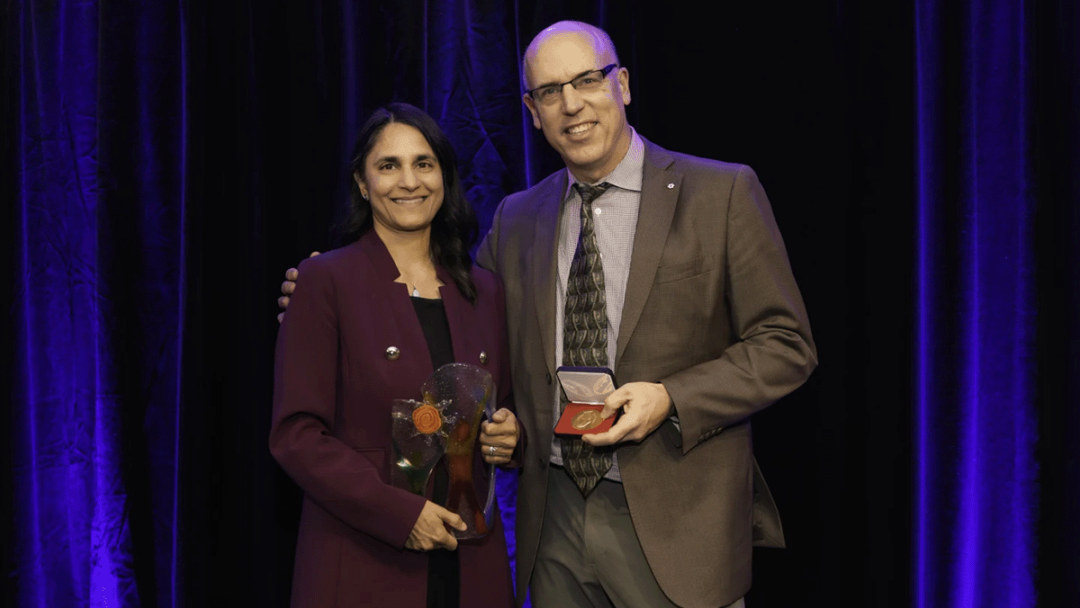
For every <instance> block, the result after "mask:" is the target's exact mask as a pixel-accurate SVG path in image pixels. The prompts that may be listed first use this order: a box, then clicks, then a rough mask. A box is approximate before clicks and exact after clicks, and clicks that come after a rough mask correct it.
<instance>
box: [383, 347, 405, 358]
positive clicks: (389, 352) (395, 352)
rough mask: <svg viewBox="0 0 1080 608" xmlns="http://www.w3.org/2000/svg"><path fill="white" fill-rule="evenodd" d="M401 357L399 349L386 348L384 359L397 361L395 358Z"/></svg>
mask: <svg viewBox="0 0 1080 608" xmlns="http://www.w3.org/2000/svg"><path fill="white" fill-rule="evenodd" d="M400 356H401V349H399V348H398V347H396V346H388V347H386V358H387V359H389V360H391V361H397V358H398V357H400Z"/></svg>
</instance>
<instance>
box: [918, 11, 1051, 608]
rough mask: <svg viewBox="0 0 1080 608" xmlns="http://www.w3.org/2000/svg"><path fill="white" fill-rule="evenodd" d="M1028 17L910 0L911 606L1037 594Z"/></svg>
mask: <svg viewBox="0 0 1080 608" xmlns="http://www.w3.org/2000/svg"><path fill="white" fill-rule="evenodd" d="M1032 21H1033V20H1032V14H1031V10H1030V5H1029V3H1027V2H1023V1H1022V0H1006V1H989V0H986V1H983V0H972V1H969V2H964V3H961V4H959V5H953V4H949V3H944V2H938V1H936V0H923V1H921V2H919V3H918V4H917V8H916V24H915V38H916V62H917V66H916V77H917V83H916V90H917V100H916V112H917V125H918V127H917V143H916V156H917V176H916V179H917V180H918V235H917V248H918V251H917V258H918V259H917V266H918V270H917V273H918V296H917V302H916V303H915V304H916V306H917V319H918V327H917V338H916V343H917V351H916V357H917V361H916V383H917V389H916V390H917V410H916V429H915V430H916V450H917V454H916V456H917V473H916V477H917V480H916V485H917V500H918V504H917V509H916V512H915V515H916V525H915V534H916V549H915V558H916V563H915V569H916V573H915V583H916V589H915V599H916V602H915V605H917V606H920V607H923V606H925V607H930V606H934V607H943V606H955V607H957V608H959V607H961V606H991V605H1001V606H1016V607H1021V606H1035V605H1036V590H1035V563H1036V553H1037V549H1038V547H1037V542H1036V541H1037V537H1036V521H1037V516H1038V500H1039V487H1038V482H1037V474H1038V465H1037V461H1036V442H1037V434H1038V433H1037V430H1038V422H1039V419H1038V415H1037V411H1036V406H1035V395H1036V392H1035V388H1036V373H1037V365H1036V321H1037V314H1036V284H1035V278H1036V277H1035V256H1034V253H1035V230H1034V215H1035V208H1036V205H1035V203H1036V198H1035V188H1034V186H1035V181H1034V175H1033V169H1032V164H1033V159H1034V156H1035V153H1034V150H1033V145H1032V142H1033V136H1034V127H1035V123H1034V120H1033V118H1034V109H1035V104H1034V91H1035V89H1034V84H1035V80H1034V76H1035V75H1034V46H1033V41H1032V38H1033V27H1032Z"/></svg>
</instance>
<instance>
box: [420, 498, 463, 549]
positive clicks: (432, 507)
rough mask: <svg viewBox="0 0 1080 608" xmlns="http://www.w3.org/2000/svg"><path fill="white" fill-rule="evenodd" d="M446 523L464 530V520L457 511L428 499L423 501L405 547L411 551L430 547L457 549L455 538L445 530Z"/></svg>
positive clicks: (456, 528)
mask: <svg viewBox="0 0 1080 608" xmlns="http://www.w3.org/2000/svg"><path fill="white" fill-rule="evenodd" d="M446 525H449V526H450V527H452V528H454V529H455V530H460V531H464V530H465V522H463V521H461V517H459V516H458V514H457V513H453V512H451V511H447V510H446V509H444V508H442V507H440V506H439V505H437V504H435V503H433V502H431V501H430V500H429V501H427V502H426V503H424V509H423V510H422V511H420V517H417V518H416V523H415V524H413V529H412V532H409V539H408V540H406V541H405V548H406V549H412V550H413V551H431V550H432V549H449V550H451V551H453V550H454V549H457V539H456V538H454V535H453V534H450V533H449V532H447V530H446Z"/></svg>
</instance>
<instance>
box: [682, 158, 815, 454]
mask: <svg viewBox="0 0 1080 608" xmlns="http://www.w3.org/2000/svg"><path fill="white" fill-rule="evenodd" d="M729 196H730V201H729V205H728V221H727V234H726V235H724V242H725V243H726V248H727V251H726V256H725V257H726V260H727V267H726V268H725V273H724V274H725V277H726V278H725V281H726V283H725V286H724V289H725V295H726V298H727V300H728V303H729V306H730V314H731V325H732V331H733V333H734V334H735V336H736V337H737V339H736V341H735V342H734V343H733V344H732V345H731V346H730V347H728V348H727V349H725V350H724V352H723V353H722V354H721V356H720V358H718V359H714V360H710V361H705V362H703V363H700V364H698V365H695V366H693V367H690V368H689V369H685V370H683V371H681V372H677V373H675V374H672V375H671V376H669V377H667V378H665V379H663V380H662V384H663V385H664V387H665V388H666V389H667V391H668V394H669V395H670V396H671V399H672V403H673V404H674V406H675V410H676V412H677V415H678V418H679V423H680V426H681V432H682V439H683V451H684V453H685V452H688V451H689V450H691V449H692V448H693V447H694V446H696V445H697V444H698V443H700V442H702V441H705V440H706V439H708V438H710V437H712V436H713V435H715V434H716V433H719V432H720V431H721V430H722V429H723V428H724V427H727V426H731V425H733V424H736V423H738V422H741V421H742V420H744V419H746V418H747V417H749V416H750V415H751V414H753V413H754V412H757V411H759V410H761V409H763V408H765V407H767V406H769V405H771V404H772V403H774V402H775V401H776V400H778V399H780V398H781V397H783V396H784V395H787V394H788V393H790V392H791V391H793V390H795V389H796V388H798V387H799V386H800V385H801V384H802V383H803V382H805V381H806V379H807V378H808V377H809V375H810V373H811V372H812V371H813V369H814V367H815V366H816V365H817V350H816V348H815V346H814V341H813V338H812V336H811V334H810V324H809V321H808V320H807V315H806V309H805V307H804V305H803V301H802V296H801V295H800V294H799V289H798V286H797V285H796V284H795V278H794V276H792V273H791V266H790V264H789V262H788V257H787V252H786V250H785V248H784V242H783V239H782V238H781V236H780V230H779V229H778V228H777V226H776V220H775V219H774V217H773V213H772V208H771V207H770V205H769V200H768V198H767V197H766V196H765V190H764V189H763V188H762V187H761V184H760V182H759V181H758V179H757V175H756V174H754V172H753V170H752V169H750V168H749V167H746V166H743V167H741V168H740V169H739V171H738V173H737V174H736V176H735V180H734V183H733V186H732V189H731V192H730V194H729Z"/></svg>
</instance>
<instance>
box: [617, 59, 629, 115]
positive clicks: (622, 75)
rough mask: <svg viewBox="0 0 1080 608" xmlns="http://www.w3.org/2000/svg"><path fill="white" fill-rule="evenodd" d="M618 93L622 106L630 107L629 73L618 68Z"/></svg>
mask: <svg viewBox="0 0 1080 608" xmlns="http://www.w3.org/2000/svg"><path fill="white" fill-rule="evenodd" d="M617 78H618V81H619V93H620V94H621V95H622V102H623V105H624V106H628V105H630V72H629V71H628V70H627V69H626V68H619V75H618V77H617Z"/></svg>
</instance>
